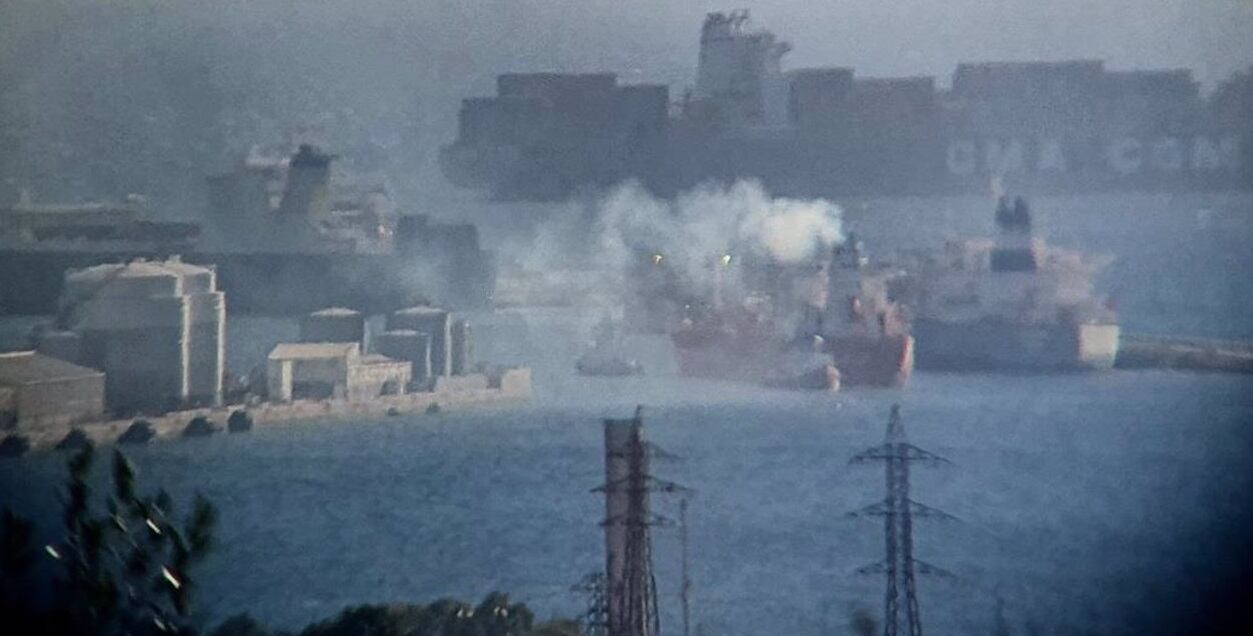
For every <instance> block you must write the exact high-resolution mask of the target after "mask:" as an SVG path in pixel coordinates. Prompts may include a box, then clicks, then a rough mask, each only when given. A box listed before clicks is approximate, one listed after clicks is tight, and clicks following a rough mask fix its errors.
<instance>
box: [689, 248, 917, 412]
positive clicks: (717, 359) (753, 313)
mask: <svg viewBox="0 0 1253 636" xmlns="http://www.w3.org/2000/svg"><path fill="white" fill-rule="evenodd" d="M720 264H721V265H722V266H727V265H729V259H726V258H723V259H721V263H720ZM746 269H747V268H746ZM751 269H755V271H745V272H741V273H742V276H741V278H742V279H743V280H744V282H745V284H746V285H747V286H748V287H749V288H750V289H755V290H758V291H754V292H751V293H746V294H745V295H743V297H741V298H733V297H732V298H728V296H731V295H730V294H724V293H721V292H719V293H716V294H714V296H715V298H714V300H713V301H711V302H708V303H703V302H696V303H689V304H688V305H687V307H686V309H687V313H688V317H687V318H685V319H684V320H683V321H682V322H681V323H680V324H679V325H678V326H677V327H676V328H674V329H671V330H670V336H671V340H672V341H673V342H674V345H675V349H676V351H677V354H678V359H679V370H680V372H681V373H682V374H683V375H688V376H694V377H707V378H717V379H725V380H734V381H742V382H753V383H761V384H767V385H770V386H782V387H791V388H808V389H824V390H834V389H837V388H839V386H840V385H844V386H881V387H899V386H902V385H904V384H905V382H906V381H908V379H909V375H910V373H911V372H912V371H913V366H914V357H913V351H914V341H913V338H912V337H911V336H910V335H909V328H908V324H907V323H906V321H905V320H904V319H903V318H902V316H901V313H900V310H899V308H898V306H897V305H896V303H895V302H893V301H892V300H890V299H889V298H888V293H887V292H888V290H887V283H888V280H890V278H891V272H888V271H885V270H874V269H871V268H870V267H869V266H868V265H867V264H866V261H865V259H864V257H863V256H862V255H861V248H860V244H859V243H858V242H857V240H856V238H854V237H850V238H849V239H848V240H847V241H845V243H843V244H841V245H839V246H837V247H836V248H835V249H834V250H833V251H832V253H831V257H830V259H829V260H828V261H827V262H825V263H824V262H817V263H815V262H808V263H805V264H802V265H797V266H781V265H778V264H768V265H764V266H762V267H760V268H751ZM762 289H764V290H768V291H760V290H762Z"/></svg>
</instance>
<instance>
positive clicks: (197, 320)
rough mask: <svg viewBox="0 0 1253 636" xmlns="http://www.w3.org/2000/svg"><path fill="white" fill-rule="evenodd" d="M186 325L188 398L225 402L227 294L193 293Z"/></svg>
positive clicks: (196, 400) (201, 401) (200, 401)
mask: <svg viewBox="0 0 1253 636" xmlns="http://www.w3.org/2000/svg"><path fill="white" fill-rule="evenodd" d="M186 298H187V300H188V326H187V374H188V375H187V399H188V400H189V401H191V402H193V403H195V404H203V405H212V406H218V405H220V404H221V403H222V373H223V371H225V366H226V296H225V294H223V293H222V292H207V293H200V294H191V295H188V296H187V297H186Z"/></svg>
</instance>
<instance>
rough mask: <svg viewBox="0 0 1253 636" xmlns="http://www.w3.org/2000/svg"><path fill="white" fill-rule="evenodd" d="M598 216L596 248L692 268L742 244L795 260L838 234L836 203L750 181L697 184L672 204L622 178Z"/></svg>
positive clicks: (829, 242) (741, 247)
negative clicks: (780, 194) (770, 190)
mask: <svg viewBox="0 0 1253 636" xmlns="http://www.w3.org/2000/svg"><path fill="white" fill-rule="evenodd" d="M598 219H599V221H598V222H599V224H600V227H599V228H598V235H599V240H600V246H601V248H602V249H604V250H607V251H609V252H621V254H620V256H622V257H623V258H626V257H629V256H630V253H631V251H632V250H633V249H638V248H640V247H647V248H648V249H653V250H656V251H657V252H658V253H659V254H662V255H663V256H664V257H665V258H667V259H671V260H672V265H675V266H679V265H680V263H690V264H692V265H696V266H699V264H700V263H701V262H702V261H705V260H707V259H709V258H714V257H716V256H717V255H721V254H732V255H734V254H735V253H736V252H740V251H743V250H745V249H747V250H752V251H753V252H755V253H756V254H758V255H761V256H768V257H770V258H771V259H773V260H774V261H776V262H780V263H797V262H800V261H803V260H805V259H808V258H812V257H814V256H815V255H816V254H817V253H818V252H819V251H820V250H824V249H826V248H829V247H830V246H831V245H833V244H835V243H837V242H839V241H840V240H842V232H841V211H840V208H839V207H838V206H836V205H835V204H833V203H831V202H829V201H825V200H822V199H814V200H797V199H786V198H772V197H770V195H769V194H767V193H766V191H765V190H764V189H763V188H762V187H761V185H760V184H759V183H757V182H755V181H738V182H736V183H734V184H733V185H731V186H729V187H728V186H718V185H706V186H701V187H699V188H696V189H694V190H691V191H688V192H686V193H683V194H681V195H680V196H679V197H678V198H676V199H675V200H674V201H673V202H667V201H663V200H660V199H657V198H656V197H653V196H652V195H651V194H649V193H648V192H646V191H645V190H644V189H643V188H641V187H640V186H639V185H637V184H627V185H623V186H620V187H618V188H616V189H615V190H614V191H612V192H611V193H609V194H608V195H607V196H606V197H605V198H604V200H603V201H602V202H601V204H600V210H599V215H598Z"/></svg>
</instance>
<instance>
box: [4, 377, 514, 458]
mask: <svg viewBox="0 0 1253 636" xmlns="http://www.w3.org/2000/svg"><path fill="white" fill-rule="evenodd" d="M530 396H531V371H530V369H527V368H515V369H507V370H504V371H503V372H501V374H500V377H499V381H498V382H493V383H492V385H491V386H488V387H486V388H481V387H475V388H459V387H452V388H449V389H445V390H436V391H419V392H414V393H404V394H399V395H382V396H378V397H376V398H372V399H369V400H358V401H351V400H341V399H329V400H296V401H292V402H282V403H275V402H261V403H257V404H236V405H230V406H222V407H214V408H201V409H189V410H185V411H175V412H171V413H165V414H163V415H158V416H152V417H136V418H129V419H118V420H106V421H99V422H85V423H80V424H76V425H73V426H70V425H61V426H41V427H37V428H35V427H32V428H29V429H26V430H18V431H16V433H17V434H19V435H22V436H24V437H25V438H26V439H27V440H28V441H29V442H30V445H31V448H32V449H34V450H39V449H50V448H53V447H55V446H56V444H57V443H58V442H60V441H61V440H63V439H65V437H66V435H69V434H70V431H72V430H75V429H77V430H81V431H82V432H83V433H84V434H86V436H87V437H88V438H89V439H91V440H92V441H93V442H95V443H97V444H111V443H115V442H117V440H118V437H120V436H121V435H122V434H123V433H125V432H126V430H127V429H128V428H130V426H131V425H132V424H133V423H134V422H135V421H137V420H143V421H145V422H148V423H149V424H151V426H152V430H153V432H155V433H156V437H157V438H178V437H181V436H182V434H183V430H184V429H185V428H187V425H188V424H190V423H191V421H192V420H194V419H196V418H199V417H203V418H206V419H208V420H209V421H211V422H212V423H213V424H215V425H216V426H217V427H218V429H219V430H221V431H223V432H225V429H226V426H225V425H226V421H227V418H228V417H230V414H231V413H233V412H234V411H240V410H242V411H244V412H246V413H247V414H248V416H249V417H250V418H251V419H252V422H253V424H255V425H257V426H267V425H278V424H287V423H295V422H300V421H308V420H319V419H356V418H380V417H386V416H389V415H403V414H413V413H424V412H427V411H428V410H430V409H432V407H437V408H438V409H440V410H444V409H449V408H452V409H457V408H466V407H472V406H488V405H494V404H509V403H514V402H521V401H525V400H527V399H529V398H530Z"/></svg>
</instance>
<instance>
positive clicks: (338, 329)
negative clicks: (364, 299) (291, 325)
mask: <svg viewBox="0 0 1253 636" xmlns="http://www.w3.org/2000/svg"><path fill="white" fill-rule="evenodd" d="M300 341H301V342H359V343H364V342H365V316H364V315H363V314H362V313H361V312H359V311H356V310H354V309H347V308H344V307H328V308H326V309H319V310H318V311H315V312H313V313H311V314H309V315H307V316H305V317H304V319H303V320H302V321H301V322H300Z"/></svg>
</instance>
